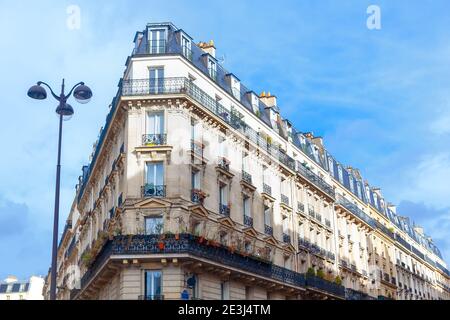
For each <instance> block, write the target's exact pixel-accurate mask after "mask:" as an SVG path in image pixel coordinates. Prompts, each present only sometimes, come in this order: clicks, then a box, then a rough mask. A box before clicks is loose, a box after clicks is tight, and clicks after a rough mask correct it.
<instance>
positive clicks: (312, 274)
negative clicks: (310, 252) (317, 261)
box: [306, 267, 316, 277]
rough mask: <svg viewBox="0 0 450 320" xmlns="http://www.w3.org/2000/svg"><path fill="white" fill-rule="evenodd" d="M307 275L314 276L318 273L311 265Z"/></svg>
mask: <svg viewBox="0 0 450 320" xmlns="http://www.w3.org/2000/svg"><path fill="white" fill-rule="evenodd" d="M306 275H308V276H312V277H314V276H315V275H316V270H314V268H311V267H309V268H308V270H307V271H306Z"/></svg>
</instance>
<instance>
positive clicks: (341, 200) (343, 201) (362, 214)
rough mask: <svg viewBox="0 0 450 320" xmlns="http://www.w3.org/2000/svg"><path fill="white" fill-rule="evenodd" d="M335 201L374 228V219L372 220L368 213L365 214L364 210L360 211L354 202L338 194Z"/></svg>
mask: <svg viewBox="0 0 450 320" xmlns="http://www.w3.org/2000/svg"><path fill="white" fill-rule="evenodd" d="M336 202H337V203H338V204H339V205H341V206H343V207H344V208H345V209H347V210H348V211H350V212H351V213H352V214H353V215H355V216H356V217H357V218H359V219H360V220H362V221H364V222H365V223H366V224H368V225H369V226H371V227H372V228H375V220H373V219H372V218H371V217H370V216H369V215H368V214H366V213H365V212H364V211H362V210H361V209H360V208H358V206H356V205H355V204H354V203H351V202H350V201H348V200H347V199H345V198H344V197H343V196H341V195H338V196H337V197H336Z"/></svg>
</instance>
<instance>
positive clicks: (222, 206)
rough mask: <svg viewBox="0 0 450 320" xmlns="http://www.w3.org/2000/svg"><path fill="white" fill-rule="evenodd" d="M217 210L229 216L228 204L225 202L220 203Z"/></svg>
mask: <svg viewBox="0 0 450 320" xmlns="http://www.w3.org/2000/svg"><path fill="white" fill-rule="evenodd" d="M219 212H220V214H221V215H223V216H225V217H229V216H230V206H229V205H227V204H220V205H219Z"/></svg>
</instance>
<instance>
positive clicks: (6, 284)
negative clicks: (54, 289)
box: [0, 276, 44, 300]
mask: <svg viewBox="0 0 450 320" xmlns="http://www.w3.org/2000/svg"><path fill="white" fill-rule="evenodd" d="M43 288H44V278H42V277H37V276H31V277H30V278H29V279H28V280H23V281H22V280H18V279H17V277H15V276H8V277H7V278H6V279H5V280H4V281H0V300H44V295H43Z"/></svg>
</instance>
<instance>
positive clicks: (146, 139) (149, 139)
mask: <svg viewBox="0 0 450 320" xmlns="http://www.w3.org/2000/svg"><path fill="white" fill-rule="evenodd" d="M142 144H143V145H165V144H167V134H165V133H156V134H153V133H152V134H144V135H142Z"/></svg>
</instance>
